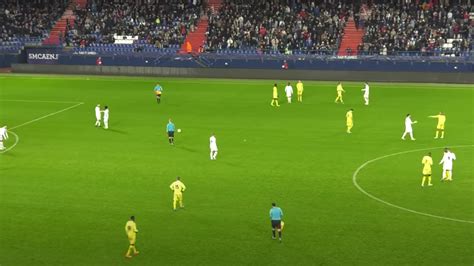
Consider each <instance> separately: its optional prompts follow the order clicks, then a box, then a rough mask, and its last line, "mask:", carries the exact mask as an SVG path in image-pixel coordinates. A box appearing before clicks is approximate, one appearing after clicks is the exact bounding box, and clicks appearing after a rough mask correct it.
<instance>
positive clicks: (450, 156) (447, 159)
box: [439, 148, 456, 181]
mask: <svg viewBox="0 0 474 266" xmlns="http://www.w3.org/2000/svg"><path fill="white" fill-rule="evenodd" d="M454 160H456V155H455V154H454V153H453V152H451V151H450V150H449V149H448V148H446V149H444V154H443V159H441V161H440V162H439V164H443V177H442V178H441V181H444V180H446V181H453V161H454Z"/></svg>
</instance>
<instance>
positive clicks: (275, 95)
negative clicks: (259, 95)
mask: <svg viewBox="0 0 474 266" xmlns="http://www.w3.org/2000/svg"><path fill="white" fill-rule="evenodd" d="M270 105H271V106H276V107H279V106H280V105H279V104H278V88H277V84H276V83H275V84H274V85H273V98H272V102H271V104H270Z"/></svg>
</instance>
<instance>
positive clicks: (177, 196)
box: [170, 176, 186, 211]
mask: <svg viewBox="0 0 474 266" xmlns="http://www.w3.org/2000/svg"><path fill="white" fill-rule="evenodd" d="M170 188H171V190H173V210H174V211H176V204H177V203H178V202H179V207H181V208H184V204H183V192H184V191H185V190H186V186H185V185H184V184H183V182H181V180H180V177H179V176H178V177H177V178H176V181H174V182H173V183H172V184H171V185H170Z"/></svg>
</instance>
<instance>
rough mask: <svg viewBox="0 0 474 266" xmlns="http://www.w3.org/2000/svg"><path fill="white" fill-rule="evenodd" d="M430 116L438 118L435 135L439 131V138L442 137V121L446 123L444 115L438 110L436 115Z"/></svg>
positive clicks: (437, 134)
mask: <svg viewBox="0 0 474 266" xmlns="http://www.w3.org/2000/svg"><path fill="white" fill-rule="evenodd" d="M429 117H431V118H438V125H437V126H436V136H435V139H437V138H438V136H439V133H441V138H442V139H444V123H446V115H445V114H444V113H443V112H439V114H438V115H430V116H429Z"/></svg>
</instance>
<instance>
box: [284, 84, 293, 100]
mask: <svg viewBox="0 0 474 266" xmlns="http://www.w3.org/2000/svg"><path fill="white" fill-rule="evenodd" d="M285 93H286V98H288V103H291V97H292V96H293V87H291V84H290V83H289V82H288V85H286V87H285Z"/></svg>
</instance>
